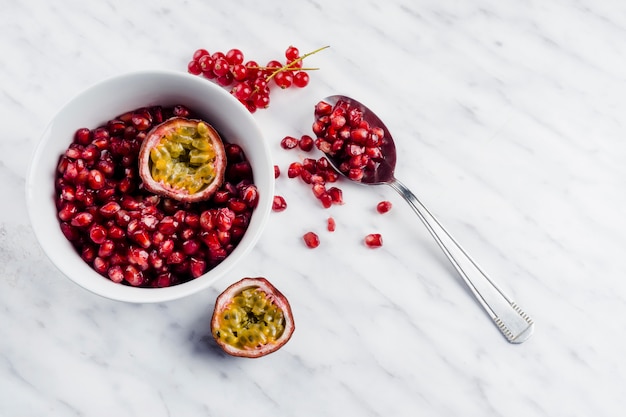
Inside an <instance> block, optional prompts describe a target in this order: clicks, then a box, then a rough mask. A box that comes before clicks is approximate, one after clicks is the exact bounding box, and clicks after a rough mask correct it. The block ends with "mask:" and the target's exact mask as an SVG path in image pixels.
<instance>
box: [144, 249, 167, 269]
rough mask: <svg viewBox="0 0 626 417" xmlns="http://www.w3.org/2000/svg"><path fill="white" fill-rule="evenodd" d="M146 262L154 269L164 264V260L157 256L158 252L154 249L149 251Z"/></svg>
mask: <svg viewBox="0 0 626 417" xmlns="http://www.w3.org/2000/svg"><path fill="white" fill-rule="evenodd" d="M148 262H149V263H150V265H151V266H152V267H153V268H154V269H155V270H160V269H162V268H163V265H165V261H164V260H163V258H161V257H160V256H159V252H158V251H156V250H153V251H151V252H150V254H149V255H148Z"/></svg>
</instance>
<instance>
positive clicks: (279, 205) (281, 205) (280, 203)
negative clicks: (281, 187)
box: [272, 195, 287, 211]
mask: <svg viewBox="0 0 626 417" xmlns="http://www.w3.org/2000/svg"><path fill="white" fill-rule="evenodd" d="M286 208H287V202H286V201H285V199H284V198H283V197H282V196H280V195H276V196H274V201H273V202H272V210H273V211H283V210H285V209H286Z"/></svg>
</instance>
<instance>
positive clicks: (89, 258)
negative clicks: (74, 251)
mask: <svg viewBox="0 0 626 417" xmlns="http://www.w3.org/2000/svg"><path fill="white" fill-rule="evenodd" d="M80 257H81V258H83V260H84V261H85V262H87V263H89V264H90V263H92V262H93V260H94V259H96V249H95V248H94V247H93V246H83V250H82V251H81V253H80Z"/></svg>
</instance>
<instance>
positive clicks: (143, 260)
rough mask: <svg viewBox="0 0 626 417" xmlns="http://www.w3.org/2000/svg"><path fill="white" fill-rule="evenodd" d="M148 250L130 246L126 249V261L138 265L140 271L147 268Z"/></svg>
mask: <svg viewBox="0 0 626 417" xmlns="http://www.w3.org/2000/svg"><path fill="white" fill-rule="evenodd" d="M148 256H149V254H148V252H147V251H146V250H145V249H142V248H138V247H136V246H132V247H131V248H130V249H129V250H128V262H130V263H131V264H133V265H137V266H139V268H140V269H141V270H142V271H145V270H146V269H148V266H149V265H148Z"/></svg>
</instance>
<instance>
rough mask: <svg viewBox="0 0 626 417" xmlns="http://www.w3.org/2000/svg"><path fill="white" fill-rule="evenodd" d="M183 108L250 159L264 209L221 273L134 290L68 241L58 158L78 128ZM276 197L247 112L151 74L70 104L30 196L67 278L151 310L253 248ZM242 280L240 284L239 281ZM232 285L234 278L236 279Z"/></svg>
mask: <svg viewBox="0 0 626 417" xmlns="http://www.w3.org/2000/svg"><path fill="white" fill-rule="evenodd" d="M174 104H183V105H185V106H187V107H189V108H191V109H192V110H193V111H195V112H197V113H199V114H200V115H201V116H202V118H203V119H204V120H206V121H207V122H209V123H210V124H212V125H213V126H214V127H215V128H216V129H217V130H218V131H219V132H220V133H221V134H222V135H223V137H224V138H225V139H226V140H227V141H229V142H233V143H237V144H239V145H240V146H241V147H242V148H243V149H244V152H245V153H246V156H247V158H248V160H249V161H250V164H251V165H252V171H253V175H254V182H255V184H256V186H257V188H258V190H259V204H258V206H257V208H256V209H255V211H254V214H253V215H252V218H251V221H250V224H249V227H248V229H247V231H246V233H245V235H244V237H243V239H242V240H241V241H240V243H239V244H238V245H237V247H236V248H235V249H234V250H233V252H232V253H231V254H230V255H229V256H228V257H227V258H226V259H225V260H224V261H223V262H222V263H220V264H219V265H218V266H216V267H215V268H213V269H212V270H210V271H209V272H207V273H206V274H205V275H203V276H201V277H198V278H196V279H194V280H192V281H189V282H186V283H183V284H179V285H175V286H171V287H167V288H135V287H131V286H127V285H123V284H117V283H114V282H113V281H111V280H109V279H108V278H106V277H103V276H101V275H99V274H98V273H96V272H95V271H94V270H93V269H91V267H90V266H89V265H87V263H86V262H84V261H83V260H82V258H81V257H80V256H79V255H78V253H77V252H76V250H75V249H74V248H73V246H72V245H71V244H70V242H69V241H68V240H67V239H66V238H65V236H64V235H63V233H62V232H61V230H60V227H59V220H58V218H57V210H56V207H55V202H54V199H55V197H54V195H55V190H54V182H55V171H56V168H57V165H58V161H59V157H60V155H61V154H63V153H64V152H65V150H66V149H67V147H68V146H69V144H70V143H71V141H72V139H73V137H74V133H75V131H76V130H77V129H78V128H81V127H89V128H95V127H98V126H100V125H101V124H102V123H104V122H106V121H108V120H110V119H113V118H114V117H116V116H117V115H119V114H122V113H124V112H126V111H129V110H134V109H136V108H139V107H144V106H149V105H161V106H171V105H174ZM273 194H274V166H273V163H272V160H271V155H270V151H269V147H268V145H267V143H266V141H265V139H264V138H263V135H262V133H261V130H260V129H259V127H258V126H257V124H256V122H255V120H254V118H253V117H252V115H251V114H250V113H249V112H248V110H247V109H246V108H245V107H244V106H242V105H241V104H240V103H239V102H238V101H237V100H236V99H235V98H234V97H232V96H231V95H230V94H229V93H228V92H227V91H225V90H224V89H223V88H221V87H219V86H217V85H215V84H213V83H211V82H209V81H207V80H204V79H202V78H200V77H197V76H193V75H190V74H186V73H182V72H180V73H178V72H167V71H147V72H137V73H130V74H125V75H121V76H116V77H113V78H110V79H107V80H105V81H102V82H100V83H98V84H96V85H94V86H92V87H90V88H88V89H87V90H85V91H83V92H82V93H80V94H79V95H78V96H76V97H75V98H73V99H72V100H70V101H69V102H68V103H67V104H66V105H65V106H64V107H63V108H62V109H61V110H60V111H59V113H58V114H57V115H56V116H55V117H54V118H53V119H52V121H51V122H50V124H49V125H48V127H47V128H46V129H45V131H44V133H43V135H42V137H41V141H40V143H39V145H38V146H37V148H36V150H35V153H34V155H33V158H32V161H31V165H30V168H29V173H28V177H27V181H26V197H27V204H28V211H29V216H30V219H31V222H32V226H33V229H34V231H35V234H36V236H37V239H38V240H39V243H40V244H41V246H42V248H43V250H44V251H45V253H46V254H47V256H48V257H49V258H50V260H52V262H53V263H54V264H55V265H56V266H57V267H58V269H59V270H60V271H61V272H63V274H65V275H66V276H67V277H68V278H70V279H71V280H72V281H74V282H75V283H76V284H78V285H80V286H81V287H83V288H85V289H87V290H89V291H91V292H93V293H95V294H99V295H101V296H104V297H107V298H110V299H113V300H119V301H126V302H135V303H149V302H161V301H167V300H173V299H178V298H181V297H184V296H187V295H190V294H193V293H196V292H198V291H200V290H203V289H205V288H207V287H209V286H210V285H211V284H213V283H214V282H215V281H216V280H218V279H219V278H221V277H223V276H224V275H225V274H226V273H227V272H228V271H229V270H230V269H232V268H233V266H234V265H235V264H237V263H238V262H240V261H241V260H242V259H243V258H244V257H245V256H246V255H247V254H248V253H249V251H250V250H251V249H252V247H253V246H254V245H255V243H256V242H257V240H258V238H259V236H260V235H261V233H262V231H263V229H264V226H265V225H266V223H267V219H268V217H269V214H270V211H271V206H272V196H273ZM235 278H237V279H239V278H241V277H235ZM235 278H233V279H235Z"/></svg>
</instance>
